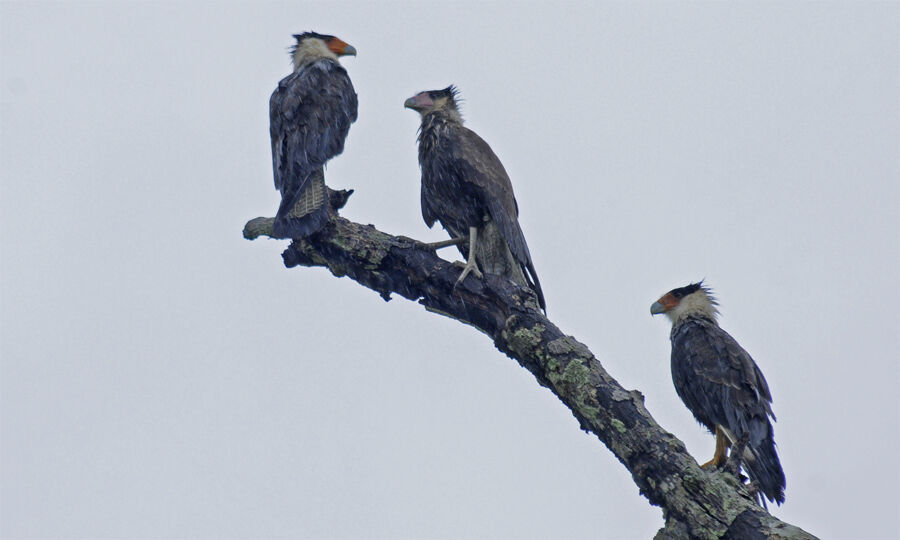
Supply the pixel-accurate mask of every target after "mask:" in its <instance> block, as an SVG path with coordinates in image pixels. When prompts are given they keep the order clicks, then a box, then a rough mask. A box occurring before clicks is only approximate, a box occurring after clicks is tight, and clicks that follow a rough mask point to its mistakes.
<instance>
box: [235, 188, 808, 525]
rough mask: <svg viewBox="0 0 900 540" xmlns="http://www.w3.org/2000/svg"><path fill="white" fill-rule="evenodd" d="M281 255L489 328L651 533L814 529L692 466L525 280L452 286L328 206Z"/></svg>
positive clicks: (431, 260)
mask: <svg viewBox="0 0 900 540" xmlns="http://www.w3.org/2000/svg"><path fill="white" fill-rule="evenodd" d="M350 193H352V192H347V191H342V192H337V191H330V200H331V203H332V207H333V208H334V209H335V210H337V209H339V208H340V207H342V206H343V205H344V204H345V203H346V201H347V198H348V197H349V195H350ZM271 230H272V218H256V219H253V220H250V221H249V222H248V223H247V225H246V226H245V227H244V237H245V238H248V239H250V240H253V239H255V238H257V237H259V236H268V235H270V234H271ZM282 257H283V258H284V264H285V266H287V267H288V268H292V267H295V266H310V267H312V266H322V267H325V268H328V269H329V270H330V271H331V273H332V274H334V275H335V276H337V277H342V276H348V277H349V278H350V279H352V280H354V281H356V282H357V283H359V284H360V285H363V286H364V287H368V288H370V289H372V290H374V291H376V292H378V293H379V294H380V295H381V296H382V297H383V298H384V299H385V300H389V299H390V297H391V294H392V293H394V294H399V295H400V296H403V297H404V298H407V299H409V300H413V301H417V302H419V303H420V304H422V305H423V306H424V307H425V308H426V309H427V310H429V311H432V312H437V313H440V314H443V315H446V316H449V317H452V318H455V319H457V320H459V321H461V322H463V323H466V324H469V325H471V326H473V327H475V328H476V329H478V330H480V331H481V332H483V333H485V334H486V335H488V336H490V337H491V339H493V340H494V345H495V346H496V347H497V348H498V349H499V350H500V351H501V352H503V353H505V354H506V355H508V356H509V357H510V358H513V359H514V360H516V361H518V362H519V364H521V365H522V367H524V368H525V369H527V370H528V371H530V372H531V373H532V374H533V375H534V376H535V378H536V379H537V381H538V383H539V384H541V385H542V386H545V387H547V388H549V389H550V390H551V391H552V392H553V393H554V394H555V395H556V396H557V397H558V398H559V399H560V400H561V401H562V402H563V403H564V404H565V405H566V406H567V407H568V408H569V409H570V410H571V411H572V414H574V415H575V418H577V419H578V421H579V422H580V424H581V428H582V429H583V430H585V431H587V432H590V433H593V434H594V435H596V436H597V437H598V438H599V439H600V440H601V441H603V443H604V444H605V445H606V446H607V447H608V448H609V449H610V450H611V451H612V453H613V454H615V456H616V457H617V458H618V459H619V461H621V462H622V464H623V465H625V467H626V468H628V470H629V471H630V472H631V475H632V477H633V478H634V482H635V483H636V484H637V485H638V487H639V488H640V491H641V494H643V495H644V496H645V497H647V499H648V500H649V501H650V503H651V504H653V505H656V506H659V507H661V508H662V510H663V516H664V518H665V523H666V524H665V526H664V527H663V528H662V529H660V530H659V532H658V533H657V534H656V538H657V539H663V538H676V539H681V538H704V539H707V538H731V539H812V538H815V537H814V536H813V535H811V534H809V533H807V532H805V531H803V530H802V529H800V528H798V527H796V526H794V525H791V524H788V523H784V522H782V521H780V520H778V519H776V518H775V517H773V516H772V515H771V514H769V513H768V512H767V511H766V510H764V509H763V508H761V507H760V506H758V505H757V504H756V503H755V501H754V498H753V496H752V495H751V494H750V493H749V492H748V491H747V489H746V487H745V486H744V485H743V484H742V483H741V482H740V481H739V480H738V479H737V478H736V477H735V476H734V475H733V474H730V473H728V472H726V471H724V470H720V471H705V470H703V469H701V468H700V466H699V465H698V464H697V462H696V461H695V460H694V459H693V458H692V457H691V456H690V454H688V452H687V450H686V449H685V446H684V444H683V443H682V442H681V441H680V440H678V439H677V438H676V437H675V436H674V435H672V434H671V433H669V432H667V431H666V430H664V429H662V428H661V427H660V426H659V425H658V424H657V423H656V421H655V420H654V419H653V417H651V416H650V413H649V412H647V409H645V408H644V397H643V395H641V393H640V392H638V391H636V390H632V391H628V390H625V389H624V388H622V386H621V385H619V383H618V382H616V380H615V379H613V378H612V377H611V376H610V375H609V374H608V373H607V372H606V370H604V369H603V366H602V365H601V364H600V361H599V360H597V358H596V357H595V356H594V355H593V354H592V353H591V351H590V350H588V348H587V347H586V346H585V345H583V344H582V343H580V342H578V341H577V340H576V339H575V338H573V337H571V336H567V335H565V334H564V333H563V332H562V331H561V330H560V329H559V328H557V326H556V325H554V324H553V323H552V322H551V321H550V320H549V319H547V318H546V317H545V316H544V315H543V313H542V312H541V311H540V309H539V308H538V305H537V301H536V299H535V297H534V295H533V294H532V293H531V291H530V290H527V289H525V288H522V287H519V286H517V285H516V284H515V283H513V282H511V281H507V280H503V279H500V278H497V277H496V276H491V275H485V279H484V280H478V279H474V278H471V277H470V278H467V279H466V281H465V282H464V283H463V284H461V285H460V286H457V287H454V284H455V283H456V278H457V277H458V275H459V272H460V270H459V268H458V267H456V266H454V265H453V264H452V263H449V262H447V261H445V260H443V259H441V258H440V257H438V256H437V254H436V253H435V252H434V251H433V250H432V249H430V248H429V247H428V246H427V245H425V244H422V243H420V242H417V241H415V240H412V239H410V238H406V237H403V236H391V235H389V234H386V233H384V232H381V231H379V230H377V229H376V228H375V227H374V226H372V225H361V224H359V223H354V222H351V221H348V220H346V219H344V218H342V217H340V216H338V215H337V212H335V215H334V216H333V217H332V218H331V220H330V221H329V222H328V224H327V225H326V226H325V228H324V229H322V230H321V231H319V232H317V233H316V234H314V235H312V236H311V237H309V238H306V239H303V240H294V241H292V242H291V244H290V246H289V247H288V248H287V250H285V251H284V253H283V254H282ZM732 465H733V464H732Z"/></svg>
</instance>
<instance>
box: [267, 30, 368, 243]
mask: <svg viewBox="0 0 900 540" xmlns="http://www.w3.org/2000/svg"><path fill="white" fill-rule="evenodd" d="M294 38H295V39H296V40H297V44H296V45H294V47H293V48H292V49H291V57H292V59H293V63H294V72H293V73H291V74H290V75H288V76H287V77H285V78H284V79H282V80H281V81H280V82H279V83H278V88H276V89H275V92H273V93H272V98H271V99H270V100H269V133H270V134H271V136H272V169H273V171H274V173H275V187H276V188H277V189H278V191H280V192H281V205H280V206H279V207H278V213H277V214H276V215H275V223H274V224H273V226H272V232H273V236H275V237H278V238H302V237H305V236H308V235H310V234H312V233H314V232H316V231H317V230H319V229H320V228H321V227H322V225H324V224H325V222H326V221H327V220H328V212H329V208H330V206H329V205H328V195H327V193H326V191H325V171H324V166H325V163H327V162H328V160H330V159H331V158H333V157H334V156H336V155H338V154H340V153H341V152H343V151H344V139H346V138H347V132H348V131H349V130H350V124H352V123H353V122H355V121H356V108H357V101H356V92H355V91H354V90H353V85H352V84H351V83H350V77H349V76H348V75H347V71H346V70H345V69H344V68H343V67H341V65H340V63H339V62H338V58H339V57H341V56H345V55H354V56H355V55H356V49H354V48H353V47H352V46H350V45H348V44H346V43H344V42H343V41H341V40H340V39H338V38H336V37H334V36H328V35H324V34H317V33H315V32H306V33H303V34H297V35H295V36H294Z"/></svg>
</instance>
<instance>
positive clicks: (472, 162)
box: [405, 86, 546, 310]
mask: <svg viewBox="0 0 900 540" xmlns="http://www.w3.org/2000/svg"><path fill="white" fill-rule="evenodd" d="M456 98H457V91H456V89H455V88H454V87H452V86H450V87H447V88H445V89H443V90H432V91H427V92H421V93H419V94H417V95H415V96H414V97H411V98H409V99H408V100H406V103H405V106H406V107H408V108H410V109H413V110H415V111H417V112H419V114H421V117H422V124H421V126H420V130H419V139H418V140H419V165H420V167H421V169H422V217H423V218H424V219H425V223H426V224H427V225H428V226H429V227H431V226H433V225H434V223H435V221H440V223H441V225H442V226H443V227H444V229H446V230H447V231H448V232H449V233H450V235H451V236H452V237H454V238H460V237H466V238H467V241H466V242H464V243H461V244H460V245H459V249H460V252H461V253H462V254H463V256H465V257H466V259H467V266H466V269H465V270H464V271H463V274H462V275H461V276H460V279H461V280H462V279H464V278H465V276H466V275H467V274H468V273H469V272H470V271H472V272H474V273H476V275H478V273H479V272H478V268H479V267H480V269H481V271H483V272H486V273H489V274H495V275H500V276H505V277H507V278H509V279H511V280H513V281H515V282H517V283H519V284H520V285H523V286H525V287H529V288H530V289H532V290H533V291H534V292H535V294H536V295H537V297H538V302H539V304H540V306H541V308H542V309H545V310H546V303H545V301H544V294H543V291H542V290H541V285H540V281H539V280H538V277H537V272H536V271H535V269H534V263H533V262H532V260H531V253H530V252H529V250H528V244H526V243H525V236H524V234H522V229H521V228H520V227H519V219H518V218H519V209H518V205H517V203H516V198H515V195H514V194H513V189H512V183H511V182H510V180H509V175H508V174H507V173H506V169H504V168H503V164H502V163H501V162H500V159H499V158H497V155H496V154H494V152H493V150H491V147H490V146H489V145H488V144H487V143H486V142H485V141H484V139H482V138H481V137H479V136H478V134H477V133H475V132H474V131H472V130H470V129H468V128H466V127H465V126H463V122H462V117H461V116H460V114H459V109H458V105H457V99H456ZM473 246H474V247H473Z"/></svg>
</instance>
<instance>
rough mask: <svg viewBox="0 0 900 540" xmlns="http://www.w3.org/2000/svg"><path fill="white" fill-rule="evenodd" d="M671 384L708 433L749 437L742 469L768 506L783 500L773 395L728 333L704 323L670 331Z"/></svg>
mask: <svg viewBox="0 0 900 540" xmlns="http://www.w3.org/2000/svg"><path fill="white" fill-rule="evenodd" d="M672 379H673V382H674V383H675V389H676V391H677V392H678V395H679V397H681V399H682V401H684V404H685V405H687V408H688V409H690V411H691V412H692V413H693V415H694V417H695V418H696V419H697V420H698V421H699V422H700V423H702V424H703V425H705V426H706V427H707V428H709V429H710V430H711V431H714V430H715V426H716V425H719V426H722V427H723V428H725V429H726V430H727V431H728V432H729V435H730V436H733V437H734V440H737V439H740V438H741V437H743V436H744V434H747V435H748V444H747V448H748V450H749V451H750V453H749V455H747V458H748V459H747V460H746V463H745V465H746V467H747V469H748V472H749V474H750V477H751V478H753V479H755V480H759V482H760V484H761V487H762V490H763V492H764V494H765V495H766V496H767V497H768V498H769V499H770V500H776V501H779V502H781V501H783V500H784V485H785V481H784V472H783V470H782V469H781V464H780V462H779V460H778V455H777V454H776V453H775V442H774V433H773V429H772V424H771V422H770V421H769V417H770V416H771V417H772V418H773V419H774V418H775V415H774V414H773V413H772V407H771V402H772V395H771V394H770V392H769V386H768V384H767V383H766V380H765V378H764V377H763V375H762V372H761V371H760V370H759V367H758V366H757V365H756V362H754V361H753V358H751V357H750V355H749V354H748V353H747V351H745V350H744V348H743V347H741V346H740V345H739V344H738V342H737V341H735V339H734V338H733V337H731V335H730V334H728V332H726V331H724V330H722V329H721V328H720V327H719V326H718V325H717V324H715V323H714V322H712V321H710V320H707V319H704V318H692V319H689V320H688V321H686V322H683V323H681V324H679V325H677V326H676V327H674V328H673V330H672Z"/></svg>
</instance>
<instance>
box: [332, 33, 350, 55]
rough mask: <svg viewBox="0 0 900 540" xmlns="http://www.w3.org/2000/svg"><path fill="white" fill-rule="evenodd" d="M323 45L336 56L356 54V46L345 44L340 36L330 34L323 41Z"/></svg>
mask: <svg viewBox="0 0 900 540" xmlns="http://www.w3.org/2000/svg"><path fill="white" fill-rule="evenodd" d="M325 45H326V46H327V47H328V50H329V51H331V52H333V53H334V54H336V55H338V56H356V47H354V46H353V45H349V44H347V43H346V42H344V41H342V40H341V39H340V38H336V37H334V36H331V38H330V39H328V41H326V42H325Z"/></svg>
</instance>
